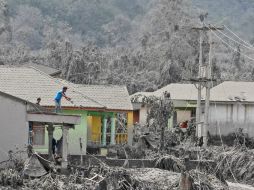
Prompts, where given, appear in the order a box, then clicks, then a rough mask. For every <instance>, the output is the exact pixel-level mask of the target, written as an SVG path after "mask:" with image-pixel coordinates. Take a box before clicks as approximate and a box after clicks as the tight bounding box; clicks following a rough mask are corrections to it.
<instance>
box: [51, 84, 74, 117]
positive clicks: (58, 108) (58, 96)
mask: <svg viewBox="0 0 254 190" xmlns="http://www.w3.org/2000/svg"><path fill="white" fill-rule="evenodd" d="M67 89H68V88H67V87H66V86H64V87H63V89H62V90H60V91H58V92H57V93H56V95H55V98H54V100H55V105H56V113H59V112H61V99H62V97H64V98H65V99H66V100H68V101H71V98H69V97H68V96H66V94H65V93H66V91H67Z"/></svg>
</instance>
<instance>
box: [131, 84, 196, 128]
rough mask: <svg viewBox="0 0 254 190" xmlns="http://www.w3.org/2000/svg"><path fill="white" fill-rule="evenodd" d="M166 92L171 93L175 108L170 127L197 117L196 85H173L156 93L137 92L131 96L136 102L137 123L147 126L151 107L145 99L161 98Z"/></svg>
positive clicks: (135, 115) (134, 103)
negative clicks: (148, 97) (145, 102)
mask: <svg viewBox="0 0 254 190" xmlns="http://www.w3.org/2000/svg"><path fill="white" fill-rule="evenodd" d="M165 91H167V92H169V93H170V95H171V100H172V101H173V104H174V107H175V112H174V116H173V117H171V118H170V120H169V127H172V126H174V125H176V124H179V123H180V122H183V121H186V120H191V118H194V117H195V113H196V103H197V93H198V91H197V89H196V87H195V85H193V84H177V83H172V84H169V85H167V86H165V87H163V88H161V89H159V90H157V91H155V92H137V93H135V94H133V95H131V99H132V100H134V102H133V109H134V118H135V122H137V123H139V124H141V125H145V124H146V118H147V113H148V111H149V110H150V107H149V105H146V104H144V103H143V101H142V99H143V97H144V96H156V97H161V96H162V95H163V93H164V92H165ZM135 97H137V98H135Z"/></svg>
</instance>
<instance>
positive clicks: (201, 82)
mask: <svg viewBox="0 0 254 190" xmlns="http://www.w3.org/2000/svg"><path fill="white" fill-rule="evenodd" d="M193 29H194V30H199V31H200V54H199V73H198V79H197V80H195V82H196V83H197V84H198V86H197V89H198V100H197V109H196V124H197V136H198V137H201V136H203V142H204V144H203V146H204V147H207V141H208V139H207V134H208V126H209V107H210V89H211V81H212V76H211V72H212V67H211V52H212V42H211V35H210V33H209V44H210V49H209V61H208V64H206V65H203V37H204V32H205V31H208V32H209V31H211V30H222V28H218V27H210V26H205V25H204V24H203V27H200V28H198V27H196V28H193ZM203 87H205V88H206V99H205V118H204V125H203V127H202V123H201V92H202V88H203ZM202 129H203V130H202Z"/></svg>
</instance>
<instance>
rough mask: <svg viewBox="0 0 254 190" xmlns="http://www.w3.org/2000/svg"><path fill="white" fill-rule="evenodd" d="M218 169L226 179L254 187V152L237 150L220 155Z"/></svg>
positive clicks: (242, 149)
mask: <svg viewBox="0 0 254 190" xmlns="http://www.w3.org/2000/svg"><path fill="white" fill-rule="evenodd" d="M216 162H217V163H218V164H217V168H216V170H219V171H220V173H222V175H223V176H224V178H225V179H227V180H231V181H237V182H242V183H246V184H250V185H254V151H253V150H247V149H246V148H243V147H242V148H235V149H233V150H231V151H226V152H223V153H221V154H219V156H218V158H217V160H216Z"/></svg>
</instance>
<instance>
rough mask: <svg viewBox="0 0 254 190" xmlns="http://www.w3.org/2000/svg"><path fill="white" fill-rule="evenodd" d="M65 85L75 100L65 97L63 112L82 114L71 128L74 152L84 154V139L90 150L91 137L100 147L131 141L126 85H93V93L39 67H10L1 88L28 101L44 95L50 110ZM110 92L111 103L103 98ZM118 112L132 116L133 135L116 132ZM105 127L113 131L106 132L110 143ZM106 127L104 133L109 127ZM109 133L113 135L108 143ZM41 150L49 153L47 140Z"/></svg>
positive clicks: (0, 75)
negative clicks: (104, 86)
mask: <svg viewBox="0 0 254 190" xmlns="http://www.w3.org/2000/svg"><path fill="white" fill-rule="evenodd" d="M63 86H67V87H68V91H67V94H68V96H70V97H71V98H72V101H73V103H71V102H69V101H66V100H65V99H63V101H62V109H63V113H64V114H68V115H80V116H81V123H80V125H78V126H75V130H74V131H70V134H69V136H70V138H69V150H70V152H69V153H70V154H73V155H79V154H80V141H81V142H82V144H83V147H84V150H83V151H84V153H86V147H87V142H88V139H89V141H91V143H90V144H96V145H97V146H99V147H100V146H106V145H108V144H111V145H114V144H115V143H121V142H123V141H124V142H126V141H127V140H128V136H129V143H131V141H130V136H131V131H132V130H131V128H132V123H133V122H132V117H133V116H132V106H131V103H130V100H129V94H128V92H127V90H126V88H125V87H119V90H120V91H119V92H117V91H116V89H117V88H116V87H114V88H113V87H107V88H105V89H102V86H100V87H98V86H97V87H96V88H95V87H93V88H94V89H95V90H96V91H93V92H94V94H93V93H90V92H89V91H92V89H91V88H92V87H91V88H90V87H89V88H88V87H87V86H86V87H84V88H83V87H82V86H81V85H75V84H73V83H69V82H66V81H63V80H61V79H57V78H53V77H50V76H49V75H47V74H45V73H43V72H41V71H39V70H37V69H35V68H26V67H6V66H2V67H0V91H3V92H5V93H8V94H11V95H13V96H16V97H19V98H22V99H24V100H28V101H30V102H35V101H36V99H37V98H38V97H40V98H41V106H43V107H45V108H47V109H49V110H54V107H55V104H54V100H53V99H54V96H55V93H56V92H57V91H59V90H61V89H62V87H63ZM98 89H100V90H98ZM122 92H123V93H122ZM89 93H90V94H89ZM106 94H108V97H107V100H109V101H108V103H107V102H106V100H105V99H103V96H102V95H106ZM100 95H101V96H100ZM121 96H122V97H123V98H124V102H121V101H123V99H121V98H119V97H121ZM116 97H117V98H116ZM109 98H111V99H109ZM95 99H96V100H95ZM113 100H115V103H114V104H113V103H112V106H111V107H110V106H109V105H111V104H110V102H112V101H113ZM127 100H128V102H129V103H128V102H127ZM117 113H121V114H124V113H125V114H126V115H128V117H126V118H127V131H128V132H129V133H130V135H128V136H127V132H126V131H124V135H123V134H119V136H121V135H122V136H121V138H120V137H119V136H117V135H116V134H115V127H116V124H117V122H116V119H117V117H116V116H117ZM103 122H104V123H103ZM102 123H103V125H102ZM118 123H119V122H118ZM88 124H89V125H88ZM88 126H90V127H88ZM91 126H92V127H91ZM101 126H105V127H106V133H107V130H108V131H110V134H108V133H107V134H106V145H105V135H100V133H101V132H100V130H101V131H102V127H101ZM88 129H89V130H88ZM103 129H104V130H103V132H104V131H105V128H103ZM91 131H92V132H91ZM88 132H89V134H88ZM61 136H62V131H61V130H58V129H57V130H56V131H55V133H54V138H55V139H60V138H61ZM107 136H109V138H110V140H109V142H108V143H107ZM44 137H45V141H47V131H46V132H45V134H44ZM102 142H103V143H102ZM37 151H39V152H42V153H43V152H45V153H46V152H47V151H48V148H47V145H46V144H44V143H42V144H39V145H38V148H37Z"/></svg>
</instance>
